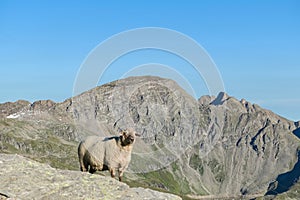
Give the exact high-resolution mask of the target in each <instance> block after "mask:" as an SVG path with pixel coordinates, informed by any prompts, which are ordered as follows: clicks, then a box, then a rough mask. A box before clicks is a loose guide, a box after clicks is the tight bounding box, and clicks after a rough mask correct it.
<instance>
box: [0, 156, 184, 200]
mask: <svg viewBox="0 0 300 200" xmlns="http://www.w3.org/2000/svg"><path fill="white" fill-rule="evenodd" d="M0 164H1V168H0V174H1V184H0V199H1V198H2V199H5V198H10V199H122V200H123V199H128V200H131V199H136V200H140V199H161V200H165V199H174V200H175V199H178V200H179V199H181V198H180V197H178V196H175V195H172V194H166V193H162V192H157V191H154V190H150V189H144V188H140V187H139V188H129V186H128V185H126V184H124V183H121V182H119V181H117V180H115V179H112V178H110V177H104V176H101V175H91V174H88V173H81V172H76V171H68V170H59V169H54V168H51V167H50V166H48V165H46V164H41V163H38V162H35V161H32V160H30V159H27V158H24V157H22V156H19V155H6V154H0Z"/></svg>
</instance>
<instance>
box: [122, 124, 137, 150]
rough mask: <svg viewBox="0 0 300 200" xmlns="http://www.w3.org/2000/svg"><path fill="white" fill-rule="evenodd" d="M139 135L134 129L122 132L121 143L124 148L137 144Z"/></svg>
mask: <svg viewBox="0 0 300 200" xmlns="http://www.w3.org/2000/svg"><path fill="white" fill-rule="evenodd" d="M136 136H140V135H139V134H137V133H136V132H135V131H134V130H133V129H132V128H129V129H126V130H121V136H120V137H121V143H122V145H123V146H126V145H130V144H133V143H134V142H135V139H136Z"/></svg>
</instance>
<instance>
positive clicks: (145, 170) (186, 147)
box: [0, 77, 300, 198]
mask: <svg viewBox="0 0 300 200" xmlns="http://www.w3.org/2000/svg"><path fill="white" fill-rule="evenodd" d="M0 111H1V112H0V116H1V117H2V118H1V121H0V128H1V129H0V130H1V134H0V144H1V148H0V150H1V151H2V152H6V153H10V152H18V153H22V154H24V155H26V156H29V157H32V158H34V159H36V160H38V161H42V162H47V163H50V164H51V165H52V166H55V167H60V168H68V169H77V168H78V164H77V162H78V161H77V156H76V146H77V143H78V141H80V140H81V139H83V138H85V137H86V136H87V135H91V134H98V135H102V136H105V135H112V134H117V129H118V128H126V127H133V128H135V129H136V130H137V132H139V133H140V134H141V135H142V137H141V138H139V139H138V141H137V142H136V145H135V147H134V153H133V156H132V162H131V164H130V167H129V169H128V173H125V176H126V181H127V182H128V183H129V184H130V185H132V186H134V185H142V186H145V187H152V188H158V189H160V190H166V191H170V192H173V193H177V194H186V195H190V197H195V198H196V197H197V196H199V195H210V197H211V196H212V195H213V197H215V198H217V197H220V198H223V197H239V196H247V195H248V196H249V197H253V196H261V195H264V194H265V193H266V192H267V190H268V187H269V185H270V183H271V182H274V180H275V179H276V178H277V176H278V175H280V174H283V173H286V172H288V171H290V170H292V169H293V167H294V165H295V163H296V162H297V152H298V150H299V147H300V142H299V139H298V138H297V137H296V136H295V134H297V133H298V132H297V131H298V130H299V124H297V123H294V122H292V121H289V120H287V119H284V118H282V117H280V116H278V115H276V114H274V113H272V112H271V111H268V110H265V109H262V108H260V107H259V106H258V105H255V104H254V105H252V104H251V103H250V102H247V101H246V100H244V99H242V100H240V101H239V100H237V99H235V98H233V97H230V96H228V95H227V94H225V93H220V94H219V95H218V96H217V97H212V96H204V97H201V98H200V99H199V100H196V99H194V98H192V97H191V96H190V95H188V94H187V93H186V92H185V91H184V90H182V89H181V88H180V87H179V86H178V85H177V84H176V83H175V82H174V81H172V80H167V79H161V78H158V77H132V78H127V79H123V80H119V81H115V82H112V83H109V84H106V85H103V86H100V87H97V88H95V89H92V90H90V91H87V92H85V93H83V94H81V95H78V96H76V97H73V98H71V99H67V100H66V101H64V102H62V103H54V102H52V101H38V102H35V103H33V104H29V103H28V102H22V103H21V102H16V103H10V104H6V105H4V104H2V105H0ZM47 156H48V157H47ZM49 156H50V159H49Z"/></svg>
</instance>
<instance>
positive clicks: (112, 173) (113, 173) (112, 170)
mask: <svg viewBox="0 0 300 200" xmlns="http://www.w3.org/2000/svg"><path fill="white" fill-rule="evenodd" d="M109 171H110V175H111V177H112V178H114V177H115V176H116V173H115V170H114V169H113V168H110V169H109Z"/></svg>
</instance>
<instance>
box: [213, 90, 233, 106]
mask: <svg viewBox="0 0 300 200" xmlns="http://www.w3.org/2000/svg"><path fill="white" fill-rule="evenodd" d="M228 98H229V96H228V95H227V94H226V93H225V92H220V93H219V94H218V96H217V98H215V100H213V101H212V102H211V104H212V105H222V104H223V103H224V102H225V101H226V100H227V99H228Z"/></svg>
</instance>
